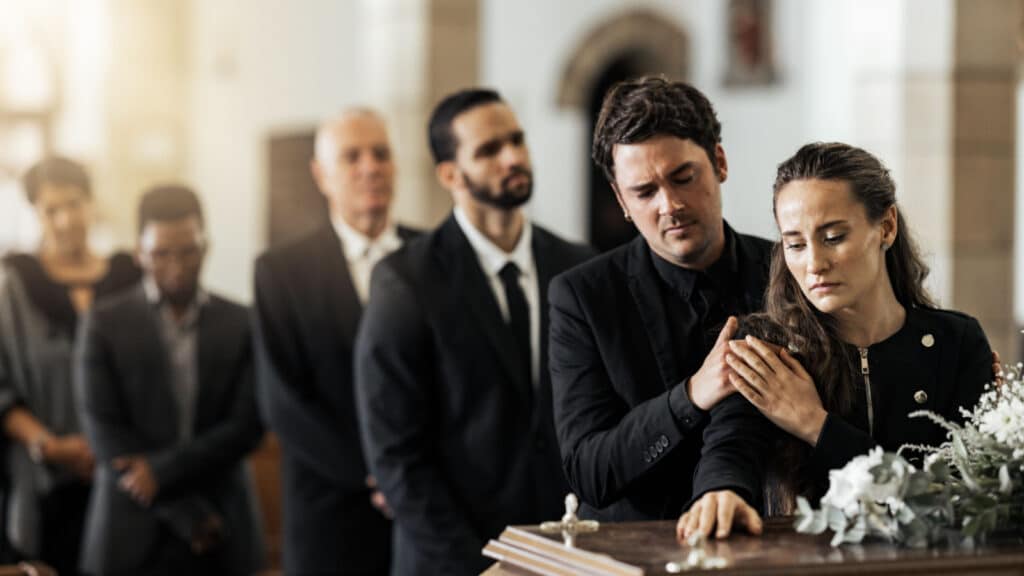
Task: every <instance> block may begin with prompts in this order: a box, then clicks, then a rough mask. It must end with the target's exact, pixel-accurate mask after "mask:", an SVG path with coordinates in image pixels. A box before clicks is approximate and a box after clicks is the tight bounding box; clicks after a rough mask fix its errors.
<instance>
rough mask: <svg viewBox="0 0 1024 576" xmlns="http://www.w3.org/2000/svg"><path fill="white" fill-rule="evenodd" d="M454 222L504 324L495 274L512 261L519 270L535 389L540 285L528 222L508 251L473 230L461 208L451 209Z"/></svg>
mask: <svg viewBox="0 0 1024 576" xmlns="http://www.w3.org/2000/svg"><path fill="white" fill-rule="evenodd" d="M455 221H456V222H458V224H459V228H461V229H462V233H463V234H465V235H466V238H467V239H468V240H469V245H470V246H472V247H473V251H474V252H476V257H477V260H478V261H479V262H480V268H481V269H482V270H483V272H484V276H486V277H487V281H488V283H489V284H490V286H491V292H493V293H494V299H495V300H496V301H497V302H498V309H500V310H501V316H502V318H504V319H505V322H506V323H507V322H509V317H508V298H507V296H506V295H505V286H504V285H503V284H502V283H501V276H499V275H498V273H499V272H501V269H502V268H504V267H505V264H507V263H508V262H513V263H514V264H515V265H516V267H518V268H519V286H520V287H521V288H522V289H523V296H525V297H526V305H527V306H528V307H529V308H530V375H531V376H532V378H533V385H534V386H536V385H537V383H538V382H539V380H540V285H539V284H538V278H537V264H536V261H535V260H534V258H533V246H532V245H533V227H532V226H531V225H530V221H529V220H525V218H524V222H523V231H522V233H520V234H519V242H517V243H516V246H515V248H513V249H512V251H511V252H505V251H504V250H502V249H501V248H499V247H498V246H496V245H495V244H494V243H493V242H491V241H490V239H488V238H487V237H486V236H484V235H483V233H482V232H480V231H479V230H477V229H476V228H475V227H474V226H473V224H472V223H470V221H469V218H467V217H466V214H465V212H463V211H462V209H461V208H458V207H456V208H455Z"/></svg>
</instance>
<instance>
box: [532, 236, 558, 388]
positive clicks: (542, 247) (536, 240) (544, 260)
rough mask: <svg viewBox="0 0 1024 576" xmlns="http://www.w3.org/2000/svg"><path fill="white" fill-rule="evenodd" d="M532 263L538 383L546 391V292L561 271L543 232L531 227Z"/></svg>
mask: <svg viewBox="0 0 1024 576" xmlns="http://www.w3.org/2000/svg"><path fill="white" fill-rule="evenodd" d="M533 261H534V262H536V265H537V293H538V295H539V296H540V298H538V304H539V306H540V381H541V384H542V386H541V389H542V390H544V389H546V388H547V387H548V386H547V382H548V381H549V380H550V378H551V375H550V374H549V373H548V291H547V287H548V286H550V285H551V279H552V278H553V277H554V276H555V275H556V274H558V273H559V272H561V271H562V267H561V266H559V262H558V261H557V260H556V258H555V254H553V253H552V251H551V246H550V242H548V238H547V237H546V236H545V235H544V233H543V230H541V229H540V228H538V227H537V226H534V227H533Z"/></svg>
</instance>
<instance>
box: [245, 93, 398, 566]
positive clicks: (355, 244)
mask: <svg viewBox="0 0 1024 576" xmlns="http://www.w3.org/2000/svg"><path fill="white" fill-rule="evenodd" d="M310 168H311V172H312V175H313V177H314V179H315V182H316V185H317V187H318V188H319V190H320V192H321V193H322V194H323V196H324V197H325V198H326V200H327V207H328V208H327V212H328V213H329V216H330V218H329V219H330V222H329V223H326V224H324V225H322V226H321V227H320V228H319V229H318V230H315V231H313V232H311V233H309V234H307V235H305V236H303V237H302V238H300V239H298V240H295V241H292V242H289V243H286V244H284V245H283V246H279V247H276V248H274V249H272V250H270V251H268V252H267V253H266V254H264V255H263V256H261V257H260V258H259V260H258V261H257V263H256V278H255V293H256V305H255V312H256V321H257V342H258V346H257V354H258V361H259V364H258V367H259V382H260V393H261V399H262V401H263V407H264V412H265V415H266V417H267V420H268V422H269V424H270V427H271V429H272V430H274V431H275V432H276V433H277V435H278V437H279V439H280V441H281V445H282V447H283V454H282V456H283V458H282V474H283V476H284V478H283V480H284V489H283V497H284V568H285V571H286V572H287V573H289V574H326V573H330V574H387V573H388V566H389V565H390V559H391V521H390V520H389V519H388V518H387V517H386V516H385V514H387V513H388V512H387V510H386V508H385V507H384V505H383V500H382V499H381V496H380V494H379V493H377V492H375V490H374V487H375V485H376V483H375V481H374V480H373V478H371V477H370V475H369V473H368V472H367V469H366V464H365V462H364V458H363V449H362V446H361V445H360V442H359V427H358V425H357V423H356V408H355V399H354V396H353V388H352V370H353V368H352V345H353V342H354V340H355V335H356V328H357V327H358V326H359V321H360V317H361V316H362V312H363V307H364V306H365V305H366V302H367V300H368V298H369V291H370V273H371V271H372V270H373V267H374V266H375V265H376V264H377V262H378V261H380V260H381V259H382V258H384V257H385V256H387V255H388V254H390V253H391V252H393V251H395V250H397V249H398V248H399V247H400V246H402V244H403V243H405V242H406V241H407V240H409V239H410V238H412V237H413V236H414V235H416V234H417V233H416V232H414V231H413V230H411V229H409V228H406V227H403V226H397V225H396V224H395V223H394V222H393V221H392V220H391V216H390V214H391V202H392V199H393V197H394V177H395V161H394V158H393V157H392V152H391V143H390V141H389V139H388V133H387V127H386V126H385V125H384V120H383V118H381V117H380V115H378V114H377V113H376V112H373V111H371V110H367V109H362V108H358V109H350V110H347V111H345V112H343V113H341V114H340V115H337V116H334V117H332V118H330V119H328V120H326V121H325V122H323V124H321V125H320V128H319V130H318V131H317V135H316V144H315V150H314V157H313V158H312V160H311V162H310ZM374 499H376V502H377V506H378V507H379V508H380V509H377V508H375V507H374Z"/></svg>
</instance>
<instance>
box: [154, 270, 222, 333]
mask: <svg viewBox="0 0 1024 576" xmlns="http://www.w3.org/2000/svg"><path fill="white" fill-rule="evenodd" d="M142 290H143V292H145V294H146V301H147V302H149V304H150V305H151V306H153V307H154V308H158V309H161V310H162V309H163V308H164V302H163V298H161V297H160V289H159V288H157V286H156V282H154V281H153V278H152V277H150V276H143V277H142ZM209 301H210V294H209V293H208V292H207V291H206V290H203V289H202V287H200V288H199V289H197V290H196V297H195V298H194V299H193V300H192V303H191V304H189V306H188V310H187V311H186V312H185V315H184V316H182V319H183V321H182V322H181V325H183V326H187V325H191V324H193V323H194V322H195V321H196V320H197V319H198V318H199V309H200V308H202V307H203V306H205V305H206V304H207V302H209Z"/></svg>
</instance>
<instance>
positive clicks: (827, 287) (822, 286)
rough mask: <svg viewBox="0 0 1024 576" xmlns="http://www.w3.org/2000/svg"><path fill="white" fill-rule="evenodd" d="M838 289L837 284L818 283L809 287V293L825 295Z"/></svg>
mask: <svg viewBox="0 0 1024 576" xmlns="http://www.w3.org/2000/svg"><path fill="white" fill-rule="evenodd" d="M838 287H839V282H818V283H816V284H812V285H811V292H814V293H816V294H827V293H829V292H832V291H833V290H835V289H836V288H838Z"/></svg>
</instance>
